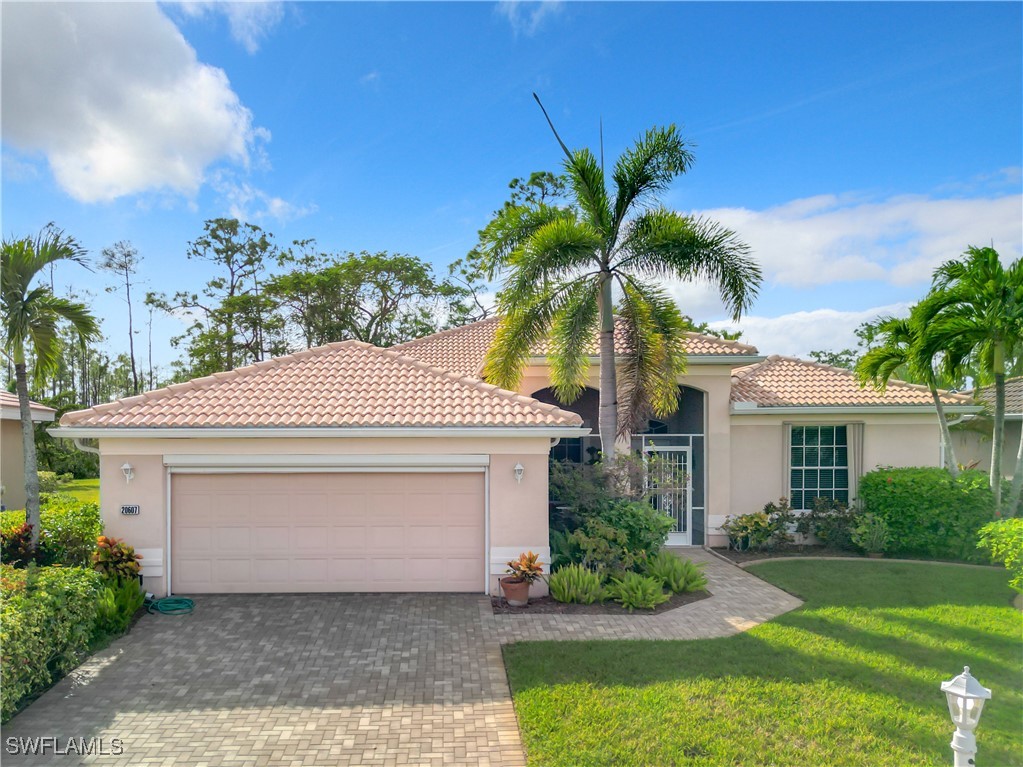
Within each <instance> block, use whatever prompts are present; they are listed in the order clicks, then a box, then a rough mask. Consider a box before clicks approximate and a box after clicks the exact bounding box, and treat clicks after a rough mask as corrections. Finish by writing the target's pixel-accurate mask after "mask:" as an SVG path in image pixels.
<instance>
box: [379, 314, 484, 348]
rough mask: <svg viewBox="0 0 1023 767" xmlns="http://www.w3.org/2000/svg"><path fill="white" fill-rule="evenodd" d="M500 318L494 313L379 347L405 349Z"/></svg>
mask: <svg viewBox="0 0 1023 767" xmlns="http://www.w3.org/2000/svg"><path fill="white" fill-rule="evenodd" d="M499 319H501V315H499V314H494V315H491V316H490V317H484V318H483V319H482V320H476V321H475V322H467V323H466V324H464V325H456V326H455V327H453V328H445V329H444V330H438V331H437V332H436V333H430V334H429V335H426V336H420V337H419V338H413V339H412V340H411V341H402V342H401V343H400V344H394V346H388V347H379V348H382V349H383V348H387V349H403V348H406V347H409V346H414V345H415V344H418V343H420V342H421V341H432V340H434V339H436V338H439V337H440V336H448V335H452V334H454V333H457V332H459V331H463V330H468V329H469V328H472V327H475V326H477V325H482V324H484V323H486V322H493V321H495V320H499Z"/></svg>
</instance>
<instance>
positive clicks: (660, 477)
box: [643, 445, 693, 546]
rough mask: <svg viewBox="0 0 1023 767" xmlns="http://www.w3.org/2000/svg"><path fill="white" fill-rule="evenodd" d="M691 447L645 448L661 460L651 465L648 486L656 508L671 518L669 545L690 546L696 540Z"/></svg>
mask: <svg viewBox="0 0 1023 767" xmlns="http://www.w3.org/2000/svg"><path fill="white" fill-rule="evenodd" d="M690 451H691V448H688V447H676V446H674V445H645V446H644V447H643V452H644V453H645V454H647V455H656V456H657V457H658V458H659V459H660V460H659V461H656V462H650V461H648V462H647V474H646V483H647V489H648V491H649V492H650V502H651V503H652V504H653V506H654V508H655V509H657V510H658V511H660V512H663V513H664V514H666V515H668V516H669V517H671V519H672V522H673V523H674V525H673V527H672V529H671V530H670V531H669V533H668V545H669V546H689V545H690V544H691V543H692V541H693V530H692V518H691V517H692V508H693V499H692V492H693V486H692V483H691V482H690V481H689V474H690V467H691V466H692V461H691V455H692V454H691V452H690Z"/></svg>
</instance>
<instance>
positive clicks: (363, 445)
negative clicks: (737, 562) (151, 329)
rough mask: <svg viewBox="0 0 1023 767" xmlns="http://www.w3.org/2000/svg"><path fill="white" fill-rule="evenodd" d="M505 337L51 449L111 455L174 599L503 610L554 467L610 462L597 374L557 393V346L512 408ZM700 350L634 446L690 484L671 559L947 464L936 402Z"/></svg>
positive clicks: (530, 372) (449, 334)
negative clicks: (914, 468)
mask: <svg viewBox="0 0 1023 767" xmlns="http://www.w3.org/2000/svg"><path fill="white" fill-rule="evenodd" d="M496 327H497V320H496V319H489V320H484V321H482V322H477V323H474V324H471V325H467V326H465V327H461V328H457V329H454V330H449V331H444V332H441V333H437V334H435V335H432V336H428V337H426V338H422V339H418V340H416V341H412V342H410V343H406V344H403V345H401V346H397V347H394V348H393V349H388V350H384V349H378V348H375V347H372V346H369V345H367V344H362V343H359V342H355V341H346V342H341V343H336V344H330V345H328V346H325V347H320V348H317V349H310V350H308V351H304V352H300V353H297V354H293V355H288V356H286V357H281V358H278V359H274V360H269V361H267V362H262V363H258V364H255V365H251V366H249V367H246V368H240V369H238V370H234V371H231V372H227V373H220V374H217V375H214V376H210V377H207V378H200V379H196V380H193V381H189V382H187V383H183V384H177V385H174V386H170V387H168V388H166V389H159V390H156V391H152V392H148V393H146V394H143V395H140V396H137V397H131V398H128V399H123V400H119V401H116V402H112V403H109V404H105V405H99V406H97V407H94V408H91V409H89V410H83V411H79V412H76V413H69V414H67V415H65V416H64V417H63V418H62V419H61V422H60V427H59V428H58V429H55V430H54V433H55V434H59V435H60V436H65V437H70V438H75V439H77V440H78V444H80V445H81V446H82V447H86V448H89V447H91V446H90V445H88V444H86V443H85V442H83V440H98V450H99V453H100V472H101V489H100V493H101V506H102V513H103V518H104V523H105V525H106V532H107V534H109V535H114V536H117V537H123V538H125V539H127V540H128V542H130V543H132V544H133V545H134V546H135V547H136V548H137V550H139V551H140V552H141V553H142V554H143V555H144V557H145V559H144V575H145V577H146V584H147V588H148V590H150V591H153V592H155V593H157V594H166V593H170V592H175V593H203V592H274V591H278V592H282V591H283V592H301V591H475V592H481V593H484V592H486V593H489V592H490V591H491V590H493V589H494V588H495V586H496V579H497V577H498V576H499V575H500V574H501V573H503V572H504V570H505V562H506V561H507V560H508V559H510V558H512V557H513V556H516V555H517V554H518V553H519V552H520V551H525V550H529V549H531V550H533V551H536V552H540V553H541V554H542V555H543V556H544V557H547V556H549V547H548V544H549V541H548V521H547V520H548V500H549V499H548V485H547V479H548V461H549V458H550V457H551V456H553V457H555V458H561V459H566V460H574V461H580V460H585V458H586V457H587V455H588V454H589V453H590V451H592V450H593V449H595V448H596V447H597V445H598V444H599V443H598V440H597V439H596V436H595V434H594V431H595V425H596V405H597V393H596V385H597V360H596V358H594V359H593V364H592V368H591V370H592V376H591V386H592V388H589V389H587V390H586V391H585V393H584V394H583V395H582V397H580V398H579V399H578V400H577V401H576V402H574V403H571V404H566V403H560V402H558V401H557V398H556V397H555V395H554V393H553V391H552V390H551V389H550V381H549V378H548V368H547V362H546V357H545V355H544V350H543V349H537V350H536V354H535V356H534V357H532V358H531V360H530V362H529V365H528V368H527V370H526V372H525V375H524V376H523V379H522V383H521V385H520V387H519V391H517V392H511V391H504V390H501V389H498V388H496V387H494V386H491V385H489V384H487V383H485V382H484V381H482V380H481V370H482V366H483V359H484V356H485V354H486V350H487V348H488V347H489V345H490V343H491V341H492V340H493V336H494V332H495V329H496ZM688 352H689V369H688V372H687V373H686V375H684V376H682V377H681V378H680V379H679V386H680V387H681V389H682V405H681V407H680V409H679V411H678V412H677V413H676V414H675V415H674V416H672V417H671V418H668V419H666V420H663V421H650V422H649V423H648V424H647V428H646V429H645V430H644V431H643V432H642V433H637V434H633V435H631V436H630V437H629V439H628V440H627V441H628V443H629V445H630V446H631V447H632V448H634V449H635V450H638V451H647V452H650V451H657V452H659V453H661V454H662V455H664V456H666V457H668V458H670V459H671V460H673V461H675V462H677V463H678V464H679V465H681V466H682V467H683V468H684V469H685V471H686V474H687V475H688V477H689V481H688V482H687V483H685V486H684V487H679V488H677V489H676V490H677V492H675V493H673V494H669V496H668V499H667V500H666V501H665V504H666V505H665V508H664V511H665V513H667V514H670V515H671V516H672V517H673V519H674V521H675V527H674V530H673V532H672V533H671V536H670V541H669V542H670V543H672V544H675V545H680V546H703V545H710V544H715V543H720V542H721V541H723V538H722V536H721V535H720V533H719V531H718V526H719V525H720V524H721V522H722V521H723V520H724V517H725V516H726V515H727V514H731V513H742V512H746V511H751V510H755V509H758V508H760V507H761V506H763V504H764V503H766V502H767V501H769V500H772V499H777V498H778V497H780V496H782V495H785V496H788V497H790V498H791V499H792V501H793V505H794V506H796V507H797V508H798V507H801V506H804V505H806V504H808V503H809V501H810V500H811V499H812V498H813V497H815V496H819V495H828V496H831V497H835V498H838V499H841V500H849V499H851V498H854V497H855V495H856V487H857V480H858V477H859V476H860V475H861V474H862V473H863V472H864V471H867V470H869V469H870V468H873V467H874V466H876V465H939V464H940V462H941V450H942V446H941V442H940V434H939V429H938V427H937V423H936V420H935V417H934V413H933V407H932V405H931V402H930V395H929V394H928V392H927V391H926V390H924V389H921V388H920V387H916V386H911V385H908V384H901V383H892V384H891V385H890V386H889V388H888V390H887V392H886V393H885V394H884V395H881V394H878V393H876V392H873V391H870V390H863V389H861V388H860V387H859V385H858V384H857V383H856V381H855V379H854V378H853V376H852V375H851V374H850V373H849V372H848V371H845V370H840V369H836V368H829V367H826V366H822V365H818V364H815V363H811V362H806V361H802V360H796V359H791V358H785V357H776V356H772V357H763V356H761V355H760V354H759V353H758V351H757V349H755V348H753V347H751V346H748V345H745V344H741V343H736V342H730V341H722V340H720V339H717V338H712V337H708V336H702V335H697V334H692V335H690V336H689V339H688ZM944 401H945V404H946V407H947V409H948V410H949V411H950V412H951V413H965V412H972V411H974V410H975V409H976V408H975V407H974V406H973V405H972V404H971V401H970V398H969V397H966V396H962V395H956V394H946V395H944ZM92 449H97V448H94V447H93V448H92Z"/></svg>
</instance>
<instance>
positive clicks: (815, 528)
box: [796, 498, 857, 551]
mask: <svg viewBox="0 0 1023 767" xmlns="http://www.w3.org/2000/svg"><path fill="white" fill-rule="evenodd" d="M856 520H857V513H856V512H855V511H854V510H853V509H850V508H849V507H848V506H846V505H845V504H844V503H842V502H841V501H836V500H834V499H832V498H814V499H813V508H812V509H810V510H808V511H805V512H803V513H802V514H799V515H798V516H797V517H796V532H798V533H801V534H803V535H812V536H814V537H816V538H817V540H819V541H820V542H821V543H822V544H824V545H825V546H827V547H828V548H832V549H841V550H844V551H852V550H854V549H855V548H856V544H854V543H853V539H852V530H853V526H854V525H855V524H856Z"/></svg>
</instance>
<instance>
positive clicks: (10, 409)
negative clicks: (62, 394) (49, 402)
mask: <svg viewBox="0 0 1023 767" xmlns="http://www.w3.org/2000/svg"><path fill="white" fill-rule="evenodd" d="M20 409H21V406H20V405H19V404H18V395H17V394H13V393H12V392H9V391H5V390H0V412H2V417H3V418H4V419H10V420H13V419H19V418H21V414H20ZM28 409H29V410H31V411H32V415H33V416H34V418H33V420H35V421H52V420H53V418H54V416H55V415H56V413H57V411H56V410H54V409H53V408H52V407H47V406H46V405H40V404H39V403H38V402H33V401H32V400H29V402H28Z"/></svg>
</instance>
